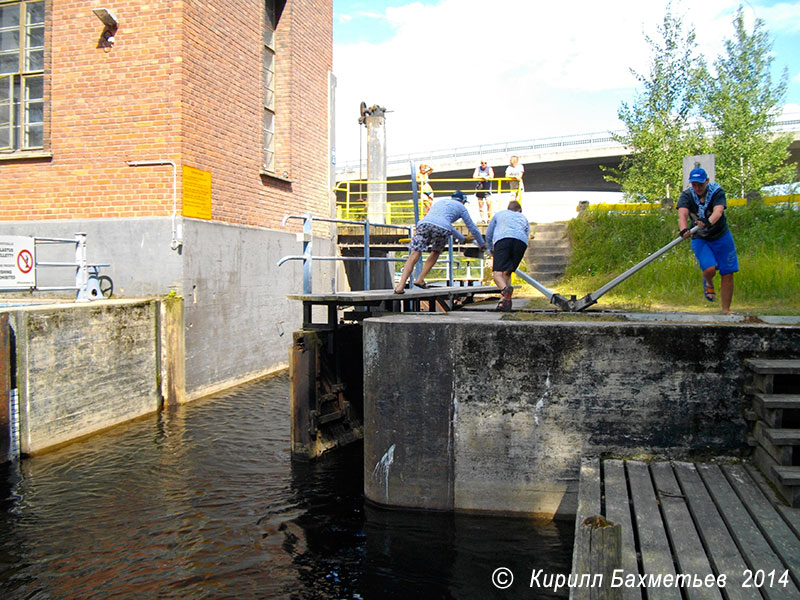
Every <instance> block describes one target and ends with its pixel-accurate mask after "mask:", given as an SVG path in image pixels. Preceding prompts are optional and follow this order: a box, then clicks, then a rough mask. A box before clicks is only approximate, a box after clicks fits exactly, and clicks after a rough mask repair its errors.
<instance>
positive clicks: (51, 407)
mask: <svg viewBox="0 0 800 600" xmlns="http://www.w3.org/2000/svg"><path fill="white" fill-rule="evenodd" d="M175 303H176V302H175V301H173V302H172V304H173V306H171V307H167V309H166V310H162V307H161V306H160V304H161V303H160V302H158V301H156V300H147V301H130V300H128V301H124V300H119V301H113V300H111V301H105V302H101V303H100V302H98V303H85V304H84V303H81V304H60V305H58V304H56V305H47V306H31V307H27V308H15V309H10V310H9V311H8V312H7V313H4V314H5V315H7V316H8V317H9V321H10V326H11V329H13V332H14V339H15V346H16V374H17V389H18V404H19V448H20V452H21V453H22V454H35V453H38V452H41V451H43V450H46V449H48V448H51V447H54V446H58V445H60V444H63V443H65V442H68V441H71V440H74V439H76V438H79V437H82V436H85V435H88V434H90V433H94V432H96V431H99V430H101V429H105V428H107V427H111V426H113V425H116V424H119V423H122V422H124V421H128V420H130V419H134V418H136V417H139V416H142V415H145V414H148V413H152V412H155V411H156V410H158V409H159V408H160V406H161V404H162V393H161V384H162V383H164V384H165V386H167V387H172V388H173V393H174V388H175V385H176V383H177V385H178V386H179V385H180V371H181V367H182V364H183V361H182V358H183V357H181V356H175V355H174V352H173V351H174V348H172V347H170V342H169V340H168V339H167V336H166V334H165V332H166V331H168V330H170V329H171V328H173V325H174V324H173V323H170V322H169V321H170V320H172V319H174V318H175V317H176V315H177V316H178V317H179V316H180V311H179V310H177V309H176V306H174V305H175ZM165 345H166V346H167V348H166V351H165V355H166V364H164V361H163V360H162V358H161V356H162V354H161V353H162V350H164V346H165ZM176 359H177V360H176ZM173 362H174V364H172V366H171V367H170V366H169V365H170V364H171V363H173ZM168 367H169V368H168ZM168 371H169V373H167V372H168ZM173 379H174V380H175V381H172V380H173Z"/></svg>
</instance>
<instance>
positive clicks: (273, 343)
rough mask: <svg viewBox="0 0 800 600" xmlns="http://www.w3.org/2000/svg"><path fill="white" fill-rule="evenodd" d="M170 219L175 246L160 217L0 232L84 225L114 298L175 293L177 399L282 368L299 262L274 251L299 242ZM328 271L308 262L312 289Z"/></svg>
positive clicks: (322, 243) (57, 252) (49, 256)
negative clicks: (179, 235)
mask: <svg viewBox="0 0 800 600" xmlns="http://www.w3.org/2000/svg"><path fill="white" fill-rule="evenodd" d="M178 222H179V223H180V225H181V228H182V230H183V242H184V243H183V246H182V248H181V249H180V251H175V250H172V249H171V248H170V240H171V227H172V223H171V219H170V218H143V219H85V220H75V221H70V222H64V221H30V222H10V223H3V228H4V233H6V234H7V235H26V236H35V237H57V238H69V239H71V238H73V237H74V234H75V233H76V232H85V233H87V254H88V261H89V262H90V263H109V264H110V266H109V267H104V268H103V269H102V270H101V273H102V274H105V275H108V276H110V277H111V278H112V279H113V281H114V297H115V298H125V297H128V298H131V297H142V296H152V295H166V294H168V293H169V292H174V293H175V294H177V295H178V296H180V297H183V298H184V299H185V303H184V311H185V314H184V318H185V339H186V367H185V369H186V383H185V387H186V392H187V394H186V399H187V400H192V399H196V398H199V397H202V396H205V395H208V394H211V393H214V392H216V391H218V390H220V389H223V388H227V387H231V386H234V385H237V384H239V383H242V382H243V381H247V380H248V379H253V378H255V377H259V376H261V375H266V374H268V373H271V372H274V371H276V370H279V369H283V368H286V367H287V365H288V356H289V347H290V346H291V332H292V331H295V330H297V329H300V328H301V326H302V315H303V311H302V305H301V303H300V302H293V301H290V300H287V299H286V296H287V295H288V294H297V293H301V292H302V290H303V274H302V263H301V262H300V261H290V262H288V263H286V264H285V265H283V266H282V267H280V268H279V267H277V266H276V265H277V262H278V260H279V259H280V258H281V257H283V256H286V255H301V254H302V253H303V251H302V243H301V242H298V241H297V238H296V235H295V234H294V233H288V232H284V231H274V230H270V229H264V228H261V227H250V226H243V225H230V224H225V223H218V222H216V221H213V222H212V221H202V220H198V219H186V218H180V217H179V218H178ZM39 251H40V250H39V249H38V248H37V260H40V261H41V260H52V261H60V262H72V261H73V260H74V255H75V252H74V246H70V245H68V244H67V245H58V246H54V247H49V246H43V247H42V248H41V252H42V256H38V253H39ZM314 254H315V256H331V255H333V254H335V244H334V243H333V242H331V240H329V239H326V238H321V237H315V238H314ZM335 271H336V266H335V263H333V262H323V261H320V262H316V263H315V266H314V275H313V279H314V291H315V292H321V291H325V292H328V291H330V290H331V289H333V288H332V286H333V279H334V273H335ZM38 280H39V283H40V285H43V286H50V285H70V286H71V285H74V284H75V271H74V269H71V268H61V269H52V268H50V269H42V270H41V272H40V275H39V276H38ZM23 294H24V293H20V294H17V295H15V296H14V297H19V298H25V297H27V296H26V295H23ZM61 295H62V296H70V295H71V297H72V298H74V293H70V292H67V293H62V294H61ZM38 296H39V294H37V296H36V297H38ZM36 297H34V299H33V301H35V300H36Z"/></svg>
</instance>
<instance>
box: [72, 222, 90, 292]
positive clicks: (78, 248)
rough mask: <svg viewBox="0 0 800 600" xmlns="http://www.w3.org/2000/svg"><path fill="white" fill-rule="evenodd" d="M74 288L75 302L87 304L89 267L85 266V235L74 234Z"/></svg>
mask: <svg viewBox="0 0 800 600" xmlns="http://www.w3.org/2000/svg"><path fill="white" fill-rule="evenodd" d="M75 265H76V267H75V287H76V288H78V294H77V296H76V297H75V301H76V302H88V301H89V300H91V298H90V297H89V267H88V266H87V264H86V234H85V233H76V234H75Z"/></svg>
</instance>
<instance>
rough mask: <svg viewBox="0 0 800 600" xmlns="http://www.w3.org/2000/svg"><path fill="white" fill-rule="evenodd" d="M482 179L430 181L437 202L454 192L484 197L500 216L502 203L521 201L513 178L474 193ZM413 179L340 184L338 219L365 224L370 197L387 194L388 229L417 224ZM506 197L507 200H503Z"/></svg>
mask: <svg viewBox="0 0 800 600" xmlns="http://www.w3.org/2000/svg"><path fill="white" fill-rule="evenodd" d="M481 181H484V180H483V179H473V178H471V177H470V178H462V179H434V178H431V179H429V180H428V183H429V184H430V185H431V187H432V188H434V189H433V192H434V197H435V198H442V197H447V196H450V195H451V194H452V193H453V192H455V191H459V190H460V191H463V192H464V193H465V194H467V195H468V196H471V195H474V194H477V193H485V194H491V195H489V196H487V198H486V201H487V202H488V203H489V208H490V211H491V212H492V213H494V212H497V209H498V206H497V204H498V203H499V201H500V199H501V198H503V199H505V200H512V199H517V200H519V197H518V194H517V190H516V189H511V187H510V182H512V181H516V179H513V178H510V177H495V178H493V179H489V180H488V181H489V182H490V185H491V187H490V188H489V189H485V190H483V189H481V190H477V189H475V187H476V185H477V184H478V183H480V182H481ZM414 183H415V181H414V180H412V179H394V180H387V181H365V180H354V181H340V182H338V183H337V184H336V187H334V192H335V193H336V216H337V217H338V218H340V219H349V220H357V221H359V222H360V221H363V220H365V219H366V218H367V213H368V205H369V197H370V194H375V193H381V194H386V207H385V216H386V224H389V225H412V224H414V218H415V215H414V212H415V211H414V200H413V198H414V190H413V184H414ZM375 185H380V186H385V189H383V188H381V190H380V192H376V191H375V187H374V186H375ZM503 194H505V196H503ZM417 196H418V200H417V211H416V212H417V214H418V215H420V216H423V215H424V214H425V212H426V208H427V207H426V199H425V195H424V194H422V193H418V195H417Z"/></svg>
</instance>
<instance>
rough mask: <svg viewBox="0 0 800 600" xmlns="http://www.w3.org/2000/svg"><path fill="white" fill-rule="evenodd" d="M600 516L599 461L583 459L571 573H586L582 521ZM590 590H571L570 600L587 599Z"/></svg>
mask: <svg viewBox="0 0 800 600" xmlns="http://www.w3.org/2000/svg"><path fill="white" fill-rule="evenodd" d="M599 514H600V459H598V458H585V459H583V460H581V472H580V478H579V480H578V508H577V510H576V512H575V538H574V540H575V543H574V545H573V547H572V570H571V572H572V573H575V574H577V575H582V574H584V573H586V572H587V571H588V569H587V567H586V565H588V558H589V549H588V548H586V547H585V545H584V544H583V539H582V538H581V531H582V527H583V521H584V520H585V519H586V518H587V517H591V516H594V515H599ZM590 593H591V588H588V587H582V588H571V589H570V591H569V597H570V600H585V599H588V598H589V595H590Z"/></svg>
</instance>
